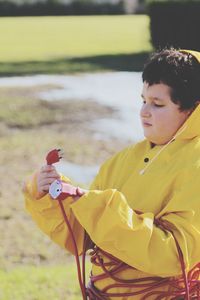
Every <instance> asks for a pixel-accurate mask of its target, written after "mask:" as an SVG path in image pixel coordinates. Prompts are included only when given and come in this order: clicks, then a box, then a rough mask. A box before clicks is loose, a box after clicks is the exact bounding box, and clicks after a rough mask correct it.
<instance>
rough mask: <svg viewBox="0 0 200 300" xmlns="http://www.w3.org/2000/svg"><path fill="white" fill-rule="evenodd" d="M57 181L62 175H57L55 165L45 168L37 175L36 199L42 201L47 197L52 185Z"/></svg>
mask: <svg viewBox="0 0 200 300" xmlns="http://www.w3.org/2000/svg"><path fill="white" fill-rule="evenodd" d="M56 179H60V175H59V174H58V173H57V171H56V168H55V167H54V166H53V165H45V166H43V167H42V168H41V169H40V171H39V172H38V173H37V174H36V184H37V195H36V199H40V198H42V197H43V196H44V195H46V194H47V193H48V192H49V187H50V185H51V183H52V182H53V181H54V180H56Z"/></svg>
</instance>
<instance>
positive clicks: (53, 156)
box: [46, 149, 62, 165]
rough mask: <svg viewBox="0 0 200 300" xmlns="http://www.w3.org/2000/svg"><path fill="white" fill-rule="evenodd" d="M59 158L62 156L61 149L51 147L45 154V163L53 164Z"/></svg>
mask: <svg viewBox="0 0 200 300" xmlns="http://www.w3.org/2000/svg"><path fill="white" fill-rule="evenodd" d="M61 158H62V153H61V149H53V150H51V151H50V152H49V153H48V154H47V156H46V161H47V165H52V164H55V163H56V162H58V161H59V160H60V159H61Z"/></svg>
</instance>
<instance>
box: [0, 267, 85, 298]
mask: <svg viewBox="0 0 200 300" xmlns="http://www.w3.org/2000/svg"><path fill="white" fill-rule="evenodd" d="M87 268H89V263H88V264H87ZM80 298H81V296H80V289H79V284H78V279H77V275H76V266H75V263H74V262H72V261H71V262H67V263H66V265H63V266H39V267H33V266H25V267H16V268H15V269H11V270H9V271H2V270H0V299H1V300H13V299H15V300H47V299H48V300H66V299H67V300H80Z"/></svg>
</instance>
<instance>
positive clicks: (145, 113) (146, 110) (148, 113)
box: [140, 104, 151, 118]
mask: <svg viewBox="0 0 200 300" xmlns="http://www.w3.org/2000/svg"><path fill="white" fill-rule="evenodd" d="M140 115H141V117H143V118H144V117H150V116H151V111H150V107H149V106H148V104H144V105H143V106H142V108H141V110H140Z"/></svg>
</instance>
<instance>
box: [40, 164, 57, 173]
mask: <svg viewBox="0 0 200 300" xmlns="http://www.w3.org/2000/svg"><path fill="white" fill-rule="evenodd" d="M53 170H56V168H55V167H54V166H52V165H44V166H42V168H41V169H40V171H41V172H42V173H46V172H51V171H53Z"/></svg>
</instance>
